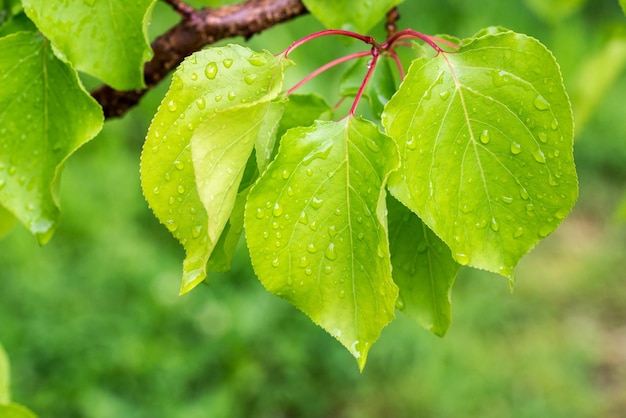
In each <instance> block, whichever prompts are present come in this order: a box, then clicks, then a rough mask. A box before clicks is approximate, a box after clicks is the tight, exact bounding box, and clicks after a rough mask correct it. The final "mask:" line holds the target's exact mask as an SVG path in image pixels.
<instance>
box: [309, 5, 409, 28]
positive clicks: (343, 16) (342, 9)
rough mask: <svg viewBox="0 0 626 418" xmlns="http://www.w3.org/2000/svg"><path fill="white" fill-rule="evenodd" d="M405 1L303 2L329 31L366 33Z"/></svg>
mask: <svg viewBox="0 0 626 418" xmlns="http://www.w3.org/2000/svg"><path fill="white" fill-rule="evenodd" d="M402 1H403V0H376V1H373V2H372V1H352V0H334V1H328V0H303V1H302V2H303V3H304V5H305V6H306V8H307V9H308V10H309V11H310V12H311V14H312V15H313V16H315V17H316V18H317V19H318V20H319V21H320V22H322V24H323V25H324V26H326V27H327V28H328V29H343V30H350V31H354V32H357V33H366V32H367V31H368V30H370V29H371V28H372V27H373V26H374V25H375V24H376V23H377V22H379V21H380V20H382V19H383V18H384V17H385V15H386V13H387V12H388V11H389V9H391V8H392V7H394V6H396V5H398V4H400V3H402Z"/></svg>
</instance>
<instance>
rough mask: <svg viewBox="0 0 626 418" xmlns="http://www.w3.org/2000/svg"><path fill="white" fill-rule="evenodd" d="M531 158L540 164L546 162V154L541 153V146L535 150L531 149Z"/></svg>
mask: <svg viewBox="0 0 626 418" xmlns="http://www.w3.org/2000/svg"><path fill="white" fill-rule="evenodd" d="M533 158H534V159H535V161H537V162H538V163H541V164H545V163H546V156H545V154H544V153H543V151H542V150H541V148H537V149H536V150H535V151H533Z"/></svg>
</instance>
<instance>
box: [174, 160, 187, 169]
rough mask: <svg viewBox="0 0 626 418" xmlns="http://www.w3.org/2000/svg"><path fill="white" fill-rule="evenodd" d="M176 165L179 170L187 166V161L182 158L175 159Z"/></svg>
mask: <svg viewBox="0 0 626 418" xmlns="http://www.w3.org/2000/svg"><path fill="white" fill-rule="evenodd" d="M174 167H176V169H177V170H183V169H184V168H185V163H183V162H182V161H180V160H176V161H174Z"/></svg>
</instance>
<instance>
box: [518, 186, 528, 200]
mask: <svg viewBox="0 0 626 418" xmlns="http://www.w3.org/2000/svg"><path fill="white" fill-rule="evenodd" d="M519 195H520V197H521V198H522V199H524V200H528V199H529V198H530V196H529V195H528V192H527V191H526V189H524V188H523V187H522V188H521V189H520V190H519Z"/></svg>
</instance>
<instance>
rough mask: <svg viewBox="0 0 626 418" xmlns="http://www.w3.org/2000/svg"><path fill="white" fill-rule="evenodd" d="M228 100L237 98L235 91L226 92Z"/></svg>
mask: <svg viewBox="0 0 626 418" xmlns="http://www.w3.org/2000/svg"><path fill="white" fill-rule="evenodd" d="M227 97H228V100H235V99H236V98H237V93H235V92H234V91H232V90H231V91H229V92H228V96H227Z"/></svg>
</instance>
